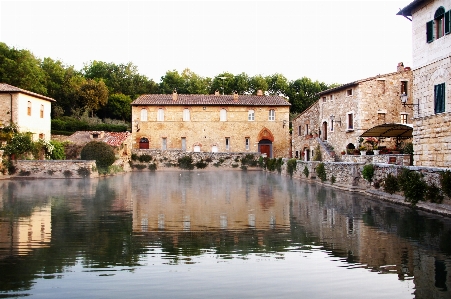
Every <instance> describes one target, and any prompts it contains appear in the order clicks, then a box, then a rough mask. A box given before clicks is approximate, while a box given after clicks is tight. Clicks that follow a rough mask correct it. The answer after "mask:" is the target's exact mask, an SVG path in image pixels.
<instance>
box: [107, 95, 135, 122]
mask: <svg viewBox="0 0 451 299" xmlns="http://www.w3.org/2000/svg"><path fill="white" fill-rule="evenodd" d="M131 103H132V99H131V98H130V96H127V95H124V94H121V93H114V94H111V95H110V96H109V97H108V103H107V104H106V105H105V107H103V109H102V110H101V114H102V115H103V116H104V117H110V118H114V119H121V120H124V121H129V120H130V119H131V118H132V106H131V105H130V104H131Z"/></svg>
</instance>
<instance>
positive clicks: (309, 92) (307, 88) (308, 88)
mask: <svg viewBox="0 0 451 299" xmlns="http://www.w3.org/2000/svg"><path fill="white" fill-rule="evenodd" d="M328 88H329V87H328V86H327V84H325V83H323V82H318V81H312V80H311V79H310V78H307V77H303V78H301V79H298V80H295V81H292V82H290V83H289V84H288V90H287V93H286V95H287V96H288V98H289V102H290V103H291V105H292V106H291V112H292V113H301V112H302V111H304V110H305V109H307V108H308V107H310V106H311V105H312V104H313V103H314V102H316V101H317V100H318V95H317V94H318V93H319V92H321V91H324V90H327V89H328Z"/></svg>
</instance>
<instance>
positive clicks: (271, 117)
mask: <svg viewBox="0 0 451 299" xmlns="http://www.w3.org/2000/svg"><path fill="white" fill-rule="evenodd" d="M268 120H269V121H274V120H276V111H275V110H274V109H271V110H269V118H268Z"/></svg>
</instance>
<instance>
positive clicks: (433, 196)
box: [425, 183, 444, 203]
mask: <svg viewBox="0 0 451 299" xmlns="http://www.w3.org/2000/svg"><path fill="white" fill-rule="evenodd" d="M425 198H426V200H429V201H430V202H433V203H442V202H443V198H444V196H443V194H442V192H441V191H440V188H439V187H438V186H437V185H436V184H434V183H432V184H431V185H430V186H427V189H426V195H425Z"/></svg>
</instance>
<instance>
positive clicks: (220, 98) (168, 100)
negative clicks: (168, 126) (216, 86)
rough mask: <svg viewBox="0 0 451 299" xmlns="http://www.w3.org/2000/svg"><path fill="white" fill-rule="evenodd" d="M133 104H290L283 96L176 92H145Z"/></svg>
mask: <svg viewBox="0 0 451 299" xmlns="http://www.w3.org/2000/svg"><path fill="white" fill-rule="evenodd" d="M132 105H133V106H141V105H146V106H149V105H150V106H152V105H158V106H193V105H202V106H204V105H205V106H212V105H215V106H291V104H290V103H289V102H288V101H287V100H286V99H285V98H283V97H279V96H257V95H238V100H234V96H233V95H200V94H177V100H175V101H174V100H173V99H172V94H145V95H142V96H140V97H139V98H137V99H136V100H134V101H133V102H132Z"/></svg>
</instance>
